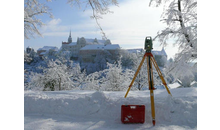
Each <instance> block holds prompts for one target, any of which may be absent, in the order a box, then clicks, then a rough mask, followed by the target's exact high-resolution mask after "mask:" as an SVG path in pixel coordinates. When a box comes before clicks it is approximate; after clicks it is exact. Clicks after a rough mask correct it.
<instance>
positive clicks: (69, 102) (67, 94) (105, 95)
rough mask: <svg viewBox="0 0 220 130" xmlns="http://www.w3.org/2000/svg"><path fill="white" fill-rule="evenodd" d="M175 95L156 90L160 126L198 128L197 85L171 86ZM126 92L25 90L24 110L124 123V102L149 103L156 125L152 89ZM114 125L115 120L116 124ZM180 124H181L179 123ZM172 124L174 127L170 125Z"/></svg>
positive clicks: (147, 116) (148, 115)
mask: <svg viewBox="0 0 220 130" xmlns="http://www.w3.org/2000/svg"><path fill="white" fill-rule="evenodd" d="M171 93H172V94H173V97H171V96H169V95H168V94H167V92H166V90H155V111H156V126H157V128H158V129H160V128H163V126H164V125H165V126H166V125H170V126H174V127H173V128H178V127H181V128H184V129H196V128H197V89H196V88H178V89H171ZM124 94H125V92H124V91H123V92H122V91H121V92H98V91H79V90H78V91H60V92H34V91H25V92H24V113H25V115H28V114H31V113H32V114H33V113H35V114H41V115H42V114H43V115H44V114H50V115H65V116H70V117H80V118H85V119H102V120H103V121H110V120H111V121H115V122H113V123H116V124H121V121H120V115H121V105H123V104H137V105H141V104H143V105H145V107H146V110H145V113H146V114H145V124H144V125H152V123H151V122H152V119H151V106H150V98H149V91H130V92H129V94H128V97H127V98H126V99H125V98H124ZM112 125H114V124H112ZM177 126H178V127H177ZM170 128H171V127H170Z"/></svg>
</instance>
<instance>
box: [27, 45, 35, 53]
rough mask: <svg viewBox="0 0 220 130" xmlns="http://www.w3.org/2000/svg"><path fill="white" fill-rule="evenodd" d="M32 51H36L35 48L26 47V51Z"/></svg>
mask: <svg viewBox="0 0 220 130" xmlns="http://www.w3.org/2000/svg"><path fill="white" fill-rule="evenodd" d="M31 52H34V49H33V48H31V47H29V46H28V47H27V48H26V53H28V54H29V53H31Z"/></svg>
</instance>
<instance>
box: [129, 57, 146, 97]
mask: <svg viewBox="0 0 220 130" xmlns="http://www.w3.org/2000/svg"><path fill="white" fill-rule="evenodd" d="M144 59H145V55H144V56H143V58H142V60H141V63H140V65H139V66H138V69H137V71H136V73H135V75H134V78H133V79H132V81H131V83H130V85H129V88H128V90H127V92H126V94H125V98H126V97H127V95H128V92H129V91H130V89H131V86H132V85H133V83H134V80H135V79H136V77H137V74H138V73H139V71H140V69H141V66H142V65H143V63H144Z"/></svg>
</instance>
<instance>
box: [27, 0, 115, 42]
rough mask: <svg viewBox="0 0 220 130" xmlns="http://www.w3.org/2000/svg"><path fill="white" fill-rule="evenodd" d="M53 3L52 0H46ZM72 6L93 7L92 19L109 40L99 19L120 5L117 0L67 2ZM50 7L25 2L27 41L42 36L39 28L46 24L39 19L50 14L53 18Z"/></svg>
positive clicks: (34, 1) (70, 0)
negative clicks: (110, 8)
mask: <svg viewBox="0 0 220 130" xmlns="http://www.w3.org/2000/svg"><path fill="white" fill-rule="evenodd" d="M46 1H50V2H51V1H52V0H46ZM67 3H68V4H70V5H72V6H73V5H77V6H78V7H79V8H82V6H84V7H83V9H86V8H87V7H88V6H89V7H91V9H92V11H93V15H92V16H91V18H93V19H95V21H96V23H97V25H98V27H99V29H100V30H101V34H102V37H103V39H107V37H106V35H105V33H104V31H103V29H102V27H101V25H100V24H99V22H98V19H102V15H105V14H107V13H111V11H110V10H109V6H110V5H116V6H117V5H118V2H117V0H67ZM49 10H50V9H49V7H48V6H46V5H45V4H44V3H41V2H40V1H39V0H25V1H24V37H25V39H30V38H31V37H35V35H39V36H42V35H41V33H40V31H39V28H40V27H41V26H42V25H44V23H43V22H42V21H41V20H40V19H39V17H38V16H39V15H42V14H49V16H50V17H51V18H52V17H53V15H52V13H51V12H49Z"/></svg>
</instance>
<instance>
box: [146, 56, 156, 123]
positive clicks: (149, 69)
mask: <svg viewBox="0 0 220 130" xmlns="http://www.w3.org/2000/svg"><path fill="white" fill-rule="evenodd" d="M147 74H148V83H149V89H150V101H151V116H152V123H153V125H154V126H155V123H156V121H155V105H154V91H153V90H154V83H153V68H152V62H151V56H148V57H147Z"/></svg>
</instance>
